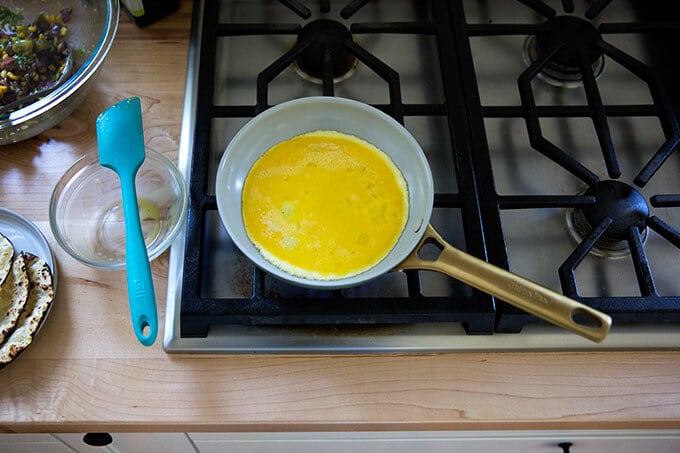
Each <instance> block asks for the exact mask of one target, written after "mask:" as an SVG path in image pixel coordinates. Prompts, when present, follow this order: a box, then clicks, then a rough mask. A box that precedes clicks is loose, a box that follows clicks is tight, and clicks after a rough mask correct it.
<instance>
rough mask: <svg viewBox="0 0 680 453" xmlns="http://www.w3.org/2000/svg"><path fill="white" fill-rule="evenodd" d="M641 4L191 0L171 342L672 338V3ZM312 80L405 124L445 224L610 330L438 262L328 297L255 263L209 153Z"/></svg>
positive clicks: (676, 243) (400, 346)
mask: <svg viewBox="0 0 680 453" xmlns="http://www.w3.org/2000/svg"><path fill="white" fill-rule="evenodd" d="M639 3H640V2H628V1H612V2H609V1H595V2H592V1H582V2H572V1H552V2H540V1H535V2H531V1H509V0H499V1H484V2H482V1H472V0H470V1H457V0H452V1H437V0H432V1H428V2H421V1H393V2H382V1H354V2H349V1H321V2H297V1H279V2H274V1H235V0H234V1H227V0H222V1H221V2H203V1H198V2H196V4H195V12H194V18H193V25H192V27H193V28H192V39H191V51H190V61H189V72H188V77H187V91H186V98H185V110H184V116H183V126H182V137H181V143H180V153H179V163H180V168H181V169H182V172H183V174H184V175H185V177H186V178H187V180H188V181H189V182H190V186H191V201H190V204H191V206H190V212H189V220H188V223H187V227H186V231H184V232H183V234H180V237H179V238H178V240H177V241H176V243H175V244H173V246H172V249H171V257H170V269H169V281H168V298H167V306H166V323H165V340H164V347H165V349H166V350H167V351H168V352H275V353H288V352H343V353H344V352H348V353H354V352H431V351H453V350H468V349H473V350H479V349H482V350H533V349H538V350H542V349H543V350H544V349H593V348H595V349H618V348H650V347H655V348H658V347H661V348H674V347H677V346H678V345H680V279H678V278H677V276H678V271H679V270H680V265H679V264H678V263H680V234H679V233H678V231H677V229H678V228H680V195H678V193H680V182H679V180H678V178H677V174H678V171H679V170H680V156H679V155H678V152H677V151H675V147H676V146H677V144H678V141H680V133H679V132H678V125H677V119H676V115H677V113H676V112H677V107H678V101H679V100H680V96H678V95H677V94H678V90H677V88H676V87H674V86H673V78H672V76H671V75H669V74H672V73H673V68H674V66H673V65H676V64H677V63H676V62H674V61H672V53H669V52H667V51H668V49H666V52H664V49H663V47H664V45H663V43H664V39H666V38H668V37H669V36H671V37H672V36H673V33H677V31H678V30H675V29H674V28H673V25H672V21H669V20H668V18H669V17H675V18H678V17H680V7H673V6H663V7H659V6H656V5H651V6H644V5H643V6H641V5H640V4H639ZM674 15H675V16H674ZM320 20H321V21H320ZM325 21H331V22H325ZM676 22H677V21H676ZM331 30H333V31H331ZM336 31H337V32H338V34H339V37H338V36H335V33H336ZM345 32H349V33H350V36H351V38H350V39H349V40H350V42H349V43H348V42H347V37H346V35H343V33H345ZM330 35H333V36H330ZM310 36H311V37H310ZM308 40H309V41H308ZM315 40H321V44H318V45H317V44H315V43H316V42H317V41H315ZM310 43H311V44H310ZM324 52H325V58H327V59H328V60H327V61H328V62H329V65H328V66H326V67H324V65H323V58H324ZM319 56H320V57H319ZM319 58H320V59H321V60H322V61H321V62H320V63H319V64H318V65H317V66H318V67H314V66H315V64H314V61H315V59H317V60H318V59H319ZM310 59H311V61H312V62H311V63H310ZM330 63H333V64H332V65H331V64H330ZM320 94H324V95H334V96H342V97H348V98H352V99H357V100H360V101H362V102H366V103H369V104H372V105H375V106H377V107H378V108H381V109H382V110H384V111H386V112H387V113H389V114H391V115H392V116H394V117H395V118H397V119H398V120H399V121H402V122H403V124H404V125H405V126H406V127H407V129H409V131H410V132H411V133H412V134H413V135H414V136H415V137H416V139H417V140H418V141H419V142H420V144H421V146H422V147H423V149H424V150H425V152H426V154H427V156H428V160H429V162H430V166H431V168H432V170H433V178H434V182H435V191H436V196H435V209H434V216H433V224H434V225H435V227H436V228H437V230H438V231H439V232H440V233H441V234H442V236H443V237H444V238H445V239H447V240H448V241H449V242H451V243H452V244H454V245H456V246H458V247H460V248H463V249H465V250H467V251H468V252H469V253H472V254H475V255H477V256H480V257H482V258H484V259H487V260H488V261H490V262H493V263H494V264H496V265H499V266H502V267H506V268H509V269H510V270H511V271H512V272H515V273H518V274H520V275H523V276H525V277H528V278H530V279H532V280H535V281H537V282H539V283H541V284H543V285H545V286H548V287H551V288H553V289H555V290H557V291H561V292H565V294H568V295H570V296H571V297H574V298H576V299H578V300H580V301H582V302H584V303H588V304H590V305H592V306H594V307H595V308H598V309H600V310H602V311H605V312H607V313H610V314H611V315H612V317H613V318H614V327H613V329H612V333H611V334H610V336H609V337H608V338H607V339H606V340H605V341H604V342H603V343H602V344H593V343H591V342H589V341H588V340H584V339H582V338H580V337H577V336H576V335H574V334H571V333H567V332H563V331H561V330H560V329H558V328H556V327H553V326H549V325H546V324H543V323H540V322H537V321H536V320H535V319H533V317H531V316H529V315H526V314H524V313H522V312H520V311H519V310H517V309H514V308H513V307H510V306H507V305H506V304H504V303H502V302H500V301H495V300H493V299H492V298H491V297H488V296H486V295H484V294H481V293H478V292H477V291H473V290H472V289H470V288H469V287H467V286H465V285H463V284H460V283H459V282H457V281H455V280H453V279H450V278H448V277H445V276H442V275H439V274H435V273H432V272H426V271H419V272H414V273H393V274H390V275H387V276H385V277H382V278H380V279H378V280H376V281H375V282H371V283H370V284H368V285H363V286H362V287H357V288H350V289H348V290H343V291H339V292H327V293H326V292H312V291H310V290H306V289H302V288H297V287H294V286H290V285H286V284H284V283H282V282H279V281H276V280H275V279H272V278H270V277H268V276H267V275H263V273H262V272H261V271H259V270H258V269H255V268H254V267H253V265H252V263H250V262H249V261H248V260H247V259H246V258H245V257H244V256H243V255H242V254H241V253H240V252H239V251H238V250H237V249H236V248H235V246H234V245H233V243H232V242H231V240H230V239H229V237H228V235H227V233H226V231H225V229H224V228H223V226H222V225H221V223H220V220H219V216H218V215H217V211H216V207H215V204H214V188H213V186H214V183H215V180H214V176H215V172H216V168H217V164H218V162H219V160H220V158H221V155H222V152H223V151H224V149H225V148H226V146H227V144H228V142H229V140H230V139H231V137H233V135H234V134H235V133H236V131H237V130H238V129H239V128H240V127H241V126H242V125H243V124H245V123H246V122H247V121H248V120H249V119H250V118H252V117H253V116H255V115H256V114H257V113H260V112H261V111H263V110H264V109H266V108H268V107H269V106H272V105H275V104H278V103H280V102H283V101H286V100H290V99H294V98H299V97H303V96H312V95H320ZM298 307H299V310H298ZM338 307H340V308H338ZM362 307H364V308H362ZM249 310H250V311H249ZM362 310H365V311H362Z"/></svg>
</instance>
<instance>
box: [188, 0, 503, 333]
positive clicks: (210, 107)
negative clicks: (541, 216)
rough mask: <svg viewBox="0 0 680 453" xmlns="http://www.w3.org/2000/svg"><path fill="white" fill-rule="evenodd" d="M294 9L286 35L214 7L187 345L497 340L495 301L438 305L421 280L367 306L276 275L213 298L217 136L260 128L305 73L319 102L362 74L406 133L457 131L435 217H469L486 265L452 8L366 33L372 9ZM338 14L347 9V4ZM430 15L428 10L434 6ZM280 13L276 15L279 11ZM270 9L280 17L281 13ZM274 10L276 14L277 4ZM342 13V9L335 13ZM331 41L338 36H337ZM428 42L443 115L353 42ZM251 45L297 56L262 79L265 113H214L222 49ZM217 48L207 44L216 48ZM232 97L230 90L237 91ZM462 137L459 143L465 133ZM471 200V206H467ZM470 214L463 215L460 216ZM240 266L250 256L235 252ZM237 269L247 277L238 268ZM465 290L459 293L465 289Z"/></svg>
mask: <svg viewBox="0 0 680 453" xmlns="http://www.w3.org/2000/svg"><path fill="white" fill-rule="evenodd" d="M280 3H281V5H285V6H286V7H288V8H290V11H292V12H293V13H294V14H295V15H296V16H297V17H298V20H296V21H295V22H287V23H259V22H258V23H250V22H249V23H243V22H241V23H236V22H229V21H225V20H220V19H219V18H220V17H221V11H220V6H219V5H218V2H205V5H204V12H203V16H202V18H201V21H202V30H203V31H202V37H201V40H202V45H201V52H202V55H201V57H200V62H201V66H200V68H199V75H198V77H199V80H201V83H199V84H198V90H199V92H198V94H197V99H198V105H197V108H196V112H195V115H196V120H195V123H196V130H195V135H194V141H193V154H192V162H191V178H190V189H191V190H190V193H191V197H190V205H189V215H188V223H187V236H186V247H185V260H184V272H183V281H182V298H181V311H180V330H181V332H180V335H181V336H182V337H203V336H206V335H207V334H208V331H209V329H210V327H211V326H214V325H225V324H226V325H229V324H239V325H249V326H250V325H255V326H269V327H271V326H287V327H288V328H290V327H291V326H293V327H295V328H304V326H310V327H312V328H314V329H317V328H319V326H324V325H330V326H338V325H371V326H375V325H394V324H411V323H422V322H425V323H431V322H448V323H461V324H462V325H463V327H464V328H465V330H466V332H467V333H469V334H491V333H493V328H494V323H495V307H494V303H493V300H492V298H491V297H489V296H487V295H486V294H482V293H478V292H477V291H473V290H471V289H469V288H461V290H460V291H458V293H457V294H456V295H455V296H453V297H451V296H447V295H437V294H428V292H427V291H426V290H424V286H426V283H424V280H423V277H422V274H421V273H420V272H417V271H406V272H404V273H403V274H402V275H403V279H401V278H400V280H399V282H397V283H396V284H397V285H403V286H404V288H403V291H404V293H405V294H403V295H402V294H401V293H399V294H396V295H390V293H391V292H392V291H393V288H389V287H388V286H389V285H392V284H394V281H393V280H388V281H387V282H386V283H385V285H386V291H385V292H386V294H385V295H383V296H380V295H379V294H378V295H376V294H367V295H363V294H364V290H363V288H361V287H359V288H350V289H348V290H334V291H318V290H309V289H305V288H295V287H291V285H288V284H286V283H284V282H280V281H277V280H276V279H275V278H273V277H271V276H270V275H268V274H266V273H264V272H262V271H261V270H259V269H257V268H255V267H252V270H251V271H248V272H246V273H244V274H243V275H242V280H243V282H244V285H245V286H248V287H249V291H247V292H248V293H249V295H248V296H246V297H221V296H218V297H214V296H213V295H212V294H209V293H208V294H206V291H204V290H203V289H202V287H203V285H202V279H204V278H206V277H205V275H206V273H208V272H210V271H209V270H208V269H206V267H207V266H206V264H205V262H206V256H208V255H210V254H211V253H212V252H213V251H214V250H215V249H219V248H220V247H222V246H223V244H220V243H216V241H217V242H219V239H215V238H214V237H212V236H211V235H210V234H208V233H207V232H206V230H207V227H206V224H208V223H210V221H211V220H210V219H215V218H216V217H217V214H216V211H217V207H216V202H215V197H214V195H213V194H212V188H211V183H210V168H209V161H210V160H211V154H210V153H211V146H213V145H212V143H211V127H212V125H213V124H214V123H215V122H216V121H219V120H222V119H244V120H247V119H248V118H251V117H254V116H255V115H257V114H258V113H260V112H262V111H264V110H266V109H267V108H269V107H270V103H269V102H270V101H269V100H270V98H271V97H272V96H274V95H273V90H274V88H272V86H273V85H275V84H276V82H277V80H278V79H279V78H281V77H284V76H285V74H287V73H288V71H290V70H297V71H298V72H304V75H303V76H302V77H301V78H300V80H299V82H298V83H302V84H309V83H310V78H311V79H314V80H313V81H312V82H311V83H313V84H316V86H317V88H316V90H318V92H317V94H322V95H326V96H333V95H335V90H336V87H337V86H338V82H340V81H342V80H345V79H348V80H347V83H353V81H354V77H353V76H352V75H351V73H352V71H354V70H355V67H356V66H359V65H360V66H361V70H362V71H364V72H365V73H367V72H368V73H371V74H374V75H375V78H376V79H377V80H378V81H379V82H380V83H381V84H382V85H383V86H384V87H386V92H387V93H388V98H389V102H387V103H383V104H379V103H378V104H375V103H374V104H373V105H374V106H375V107H377V108H379V109H381V110H383V111H385V112H386V113H388V114H389V115H391V116H392V117H394V118H395V119H396V120H397V121H399V122H402V123H404V121H405V119H407V118H410V117H418V118H423V117H430V118H436V119H439V118H443V119H444V120H445V123H446V124H448V128H449V129H450V131H449V132H448V135H449V136H450V141H451V143H452V147H453V148H454V149H440V150H438V152H440V153H449V154H450V155H451V156H453V157H450V158H449V159H451V160H452V161H453V162H454V165H455V167H456V168H455V169H454V168H451V172H454V171H456V170H457V171H460V172H461V175H459V176H458V178H457V185H458V186H459V187H458V191H457V192H449V191H439V192H438V193H435V202H434V205H435V206H434V207H435V210H436V211H439V212H440V213H441V214H440V216H441V217H445V218H447V217H461V218H462V224H463V228H464V230H465V247H466V249H467V250H468V252H470V253H473V254H475V255H477V256H480V257H484V250H485V246H484V242H483V237H482V228H481V225H480V223H479V222H480V217H479V211H478V205H477V201H476V200H475V197H474V195H473V194H474V193H475V188H474V179H472V178H468V177H466V176H465V175H469V174H472V170H471V163H470V160H469V156H468V155H467V154H466V153H464V152H458V153H456V152H455V149H461V150H464V149H467V147H468V145H467V138H466V134H467V132H466V127H465V119H464V116H461V115H448V113H447V112H459V111H461V107H462V105H463V99H462V98H461V97H460V93H462V91H461V90H459V89H456V87H458V86H459V84H460V81H459V74H458V73H457V72H456V67H455V65H453V64H450V63H453V61H455V57H454V49H453V40H452V39H453V38H452V36H451V34H450V31H449V29H448V19H447V17H448V14H449V13H448V9H447V6H446V2H444V1H432V2H421V4H422V5H425V6H420V5H417V4H416V3H414V4H416V5H417V8H419V9H420V11H422V12H423V17H416V18H414V19H413V20H411V21H398V22H396V21H395V22H370V23H368V22H359V21H353V19H352V18H353V17H354V14H355V13H356V12H357V11H360V10H361V9H362V8H363V7H364V6H365V4H366V3H368V2H350V3H348V4H346V3H342V5H343V6H342V8H340V7H335V4H332V3H331V2H321V5H318V4H316V5H315V6H314V9H312V8H310V7H308V6H307V5H305V4H303V3H301V2H293V1H286V2H280ZM338 3H340V2H338ZM425 3H427V4H425ZM281 5H278V7H279V8H280V7H281ZM269 6H272V5H271V4H270V5H269ZM274 6H277V5H276V4H274ZM334 7H335V8H334ZM326 32H329V33H328V34H327V33H326ZM386 33H391V34H410V35H412V34H416V35H417V34H420V35H426V36H428V37H431V38H433V40H434V42H436V49H437V51H438V52H439V53H440V55H441V56H440V60H441V61H443V62H444V63H445V64H443V65H442V67H441V68H440V69H439V70H440V71H441V79H442V81H443V85H444V87H445V88H444V90H445V91H446V95H445V96H443V97H444V98H445V101H444V102H443V103H405V102H403V100H402V87H401V81H400V74H399V72H397V71H396V70H395V69H394V68H392V67H391V66H390V65H389V64H388V63H386V62H385V61H383V60H382V59H381V58H380V57H379V56H377V55H374V54H373V53H372V52H371V51H369V50H368V49H367V48H366V47H364V46H362V45H361V44H360V43H359V42H358V41H359V40H357V39H353V36H363V37H366V40H370V37H371V36H375V35H380V34H386ZM250 36H260V37H265V38H266V37H268V36H269V37H281V36H290V37H291V42H292V45H290V46H282V51H281V53H280V55H279V56H278V57H276V58H274V59H273V61H271V62H269V63H268V64H267V65H265V66H264V67H263V68H262V69H261V70H260V71H259V73H257V74H253V79H255V80H256V82H255V83H256V93H255V103H254V104H253V105H248V104H239V105H225V104H224V103H219V102H213V99H215V93H214V91H213V90H214V86H215V83H216V80H215V73H216V61H217V60H219V58H218V57H217V58H216V55H215V47H216V46H215V44H214V43H216V42H218V41H219V40H228V39H238V38H243V37H250ZM206 43H207V44H206ZM228 88H229V87H227V89H228ZM459 131H460V132H459ZM462 193H465V194H472V196H463V195H461V194H462ZM458 213H460V214H458ZM235 254H236V255H240V253H239V252H238V251H235ZM235 261H238V262H239V264H238V266H239V269H240V268H248V265H247V264H246V265H243V262H242V261H243V260H242V259H239V258H238V257H237V258H236V259H235ZM215 267H216V268H218V272H224V273H225V274H226V273H230V272H235V271H234V269H229V268H226V269H225V268H223V267H221V265H220V264H219V263H218V264H217V265H216V266H215ZM455 284H458V283H455Z"/></svg>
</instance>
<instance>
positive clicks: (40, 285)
mask: <svg viewBox="0 0 680 453" xmlns="http://www.w3.org/2000/svg"><path fill="white" fill-rule="evenodd" d="M53 299H54V285H53V282H52V272H51V270H50V267H49V265H48V264H47V262H46V261H45V260H44V259H43V258H40V257H38V256H35V255H33V254H31V253H24V252H21V253H16V252H15V250H14V246H13V245H12V242H11V241H10V240H9V239H7V237H5V236H4V235H3V234H2V233H0V368H2V367H4V366H5V365H7V364H8V363H10V362H11V361H12V360H14V358H15V357H17V356H18V355H19V354H20V353H21V352H22V351H23V350H24V349H26V348H27V347H28V346H29V345H30V344H31V342H32V341H33V337H34V335H35V333H36V331H37V330H38V327H39V326H40V323H41V322H42V320H43V318H44V317H45V315H46V314H47V309H48V308H49V306H50V304H51V303H52V300H53Z"/></svg>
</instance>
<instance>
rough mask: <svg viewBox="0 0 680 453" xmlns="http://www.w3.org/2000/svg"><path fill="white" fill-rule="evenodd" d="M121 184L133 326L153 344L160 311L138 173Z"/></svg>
mask: <svg viewBox="0 0 680 453" xmlns="http://www.w3.org/2000/svg"><path fill="white" fill-rule="evenodd" d="M120 183H121V192H122V196H123V211H124V214H125V266H126V271H127V283H128V299H129V302H130V314H131V316H132V328H133V329H134V331H135V335H136V336H137V339H138V340H139V341H140V343H142V344H143V345H144V346H151V345H152V344H153V343H154V341H155V340H156V336H157V334H158V314H157V312H156V295H155V292H154V288H153V279H152V277H151V266H150V265H149V256H148V255H147V253H146V244H145V243H144V235H143V234H142V225H141V223H140V221H139V207H138V205H137V192H136V190H135V184H134V174H132V176H124V175H121V181H120Z"/></svg>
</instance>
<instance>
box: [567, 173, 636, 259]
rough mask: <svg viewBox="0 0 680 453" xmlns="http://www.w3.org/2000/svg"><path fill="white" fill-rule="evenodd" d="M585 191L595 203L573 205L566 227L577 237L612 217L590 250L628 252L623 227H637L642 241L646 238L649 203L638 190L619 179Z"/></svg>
mask: <svg viewBox="0 0 680 453" xmlns="http://www.w3.org/2000/svg"><path fill="white" fill-rule="evenodd" d="M585 195H590V196H592V197H594V198H595V203H594V204H592V205H588V206H585V207H583V208H578V209H573V210H571V211H570V212H569V213H568V215H567V223H568V225H569V230H570V231H571V232H572V234H573V235H574V237H576V239H577V240H579V241H581V240H583V239H584V238H585V237H586V236H587V235H588V234H590V232H591V231H592V229H593V228H595V227H597V226H598V225H600V224H601V223H602V222H603V221H604V220H605V219H607V218H609V219H611V220H612V222H611V224H610V225H609V227H608V228H607V230H606V231H605V233H604V235H603V236H602V237H601V238H600V240H599V241H598V242H597V245H596V246H595V247H594V248H593V249H592V253H594V254H595V255H598V256H606V257H620V256H625V255H628V254H629V253H630V248H629V247H628V240H627V238H628V233H627V231H628V230H629V229H630V228H631V227H637V228H638V230H639V231H640V236H641V239H642V241H643V242H644V241H645V240H646V239H647V226H646V223H647V218H648V217H649V206H648V205H647V201H646V200H645V198H644V197H643V196H642V194H641V193H640V192H639V191H638V190H636V189H635V188H633V187H631V186H630V185H628V184H626V183H623V182H620V181H615V180H607V181H600V182H597V183H595V184H593V185H592V186H590V187H589V188H588V189H587V190H586V191H585Z"/></svg>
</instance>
